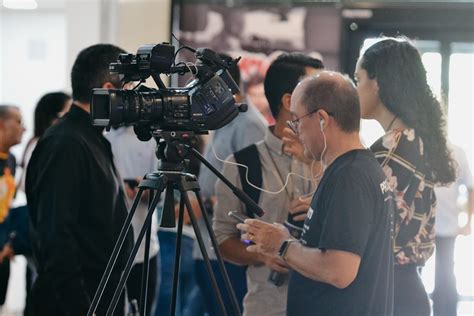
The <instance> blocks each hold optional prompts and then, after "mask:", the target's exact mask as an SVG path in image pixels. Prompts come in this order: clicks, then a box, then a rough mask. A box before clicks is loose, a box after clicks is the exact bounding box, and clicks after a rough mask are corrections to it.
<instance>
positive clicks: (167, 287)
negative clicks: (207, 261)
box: [155, 231, 202, 316]
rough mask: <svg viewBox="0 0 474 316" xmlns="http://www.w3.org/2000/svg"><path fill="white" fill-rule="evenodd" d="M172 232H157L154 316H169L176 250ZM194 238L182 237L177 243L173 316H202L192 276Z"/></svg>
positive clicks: (198, 295) (174, 237) (198, 296)
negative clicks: (158, 280) (178, 261)
mask: <svg viewBox="0 0 474 316" xmlns="http://www.w3.org/2000/svg"><path fill="white" fill-rule="evenodd" d="M176 235H177V234H176V232H169V231H159V232H158V239H159V241H160V254H161V285H160V291H159V296H158V300H157V305H156V312H155V316H169V315H170V310H171V297H172V291H173V272H174V259H175V251H176ZM193 247H194V239H192V238H190V237H187V236H185V235H183V239H182V242H181V264H180V271H179V284H178V297H177V302H176V315H179V316H191V315H193V316H195V315H202V307H200V302H202V299H201V297H200V292H199V287H198V286H197V283H196V279H195V276H194V260H193Z"/></svg>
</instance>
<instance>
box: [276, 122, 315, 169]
mask: <svg viewBox="0 0 474 316" xmlns="http://www.w3.org/2000/svg"><path fill="white" fill-rule="evenodd" d="M282 141H283V145H284V146H283V151H284V152H285V153H286V154H288V155H291V156H293V157H295V158H296V159H298V160H299V161H301V162H303V163H305V164H307V165H310V164H311V162H312V160H311V159H308V158H307V157H306V156H305V153H304V152H305V148H304V145H303V143H302V142H301V141H300V139H299V137H298V136H297V135H296V134H295V133H293V131H292V130H291V129H289V128H288V127H287V128H285V129H284V130H283V138H282Z"/></svg>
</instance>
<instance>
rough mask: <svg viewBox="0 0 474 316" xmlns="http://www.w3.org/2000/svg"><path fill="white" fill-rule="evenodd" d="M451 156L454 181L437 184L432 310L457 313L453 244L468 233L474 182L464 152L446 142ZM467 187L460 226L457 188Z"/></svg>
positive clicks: (443, 315) (451, 315) (438, 313)
mask: <svg viewBox="0 0 474 316" xmlns="http://www.w3.org/2000/svg"><path fill="white" fill-rule="evenodd" d="M449 148H450V149H451V150H452V153H453V159H454V160H455V161H456V163H457V179H456V182H454V183H453V184H451V185H450V186H449V187H436V188H435V192H436V200H437V206H436V224H435V228H436V264H435V289H434V292H433V312H434V315H435V316H455V315H457V312H456V311H457V302H458V292H457V289H456V277H455V276H454V249H455V248H454V245H455V243H456V238H457V236H459V235H464V236H467V235H470V234H471V223H472V212H473V210H474V184H473V182H472V173H471V170H470V168H469V162H468V160H467V157H466V153H465V152H464V151H463V150H462V148H461V147H459V146H456V145H453V144H449ZM462 186H465V188H466V190H467V206H466V209H467V222H466V224H465V225H464V226H463V227H459V224H458V218H459V214H460V213H461V212H462V208H461V207H460V205H459V203H458V198H459V196H460V190H461V189H462Z"/></svg>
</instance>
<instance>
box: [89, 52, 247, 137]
mask: <svg viewBox="0 0 474 316" xmlns="http://www.w3.org/2000/svg"><path fill="white" fill-rule="evenodd" d="M194 52H195V56H196V59H197V61H196V64H191V63H186V64H183V65H180V64H178V65H176V66H173V64H174V59H175V49H174V46H172V45H169V44H166V43H162V44H158V45H145V46H142V47H140V48H139V49H138V51H137V54H136V55H133V54H122V55H120V56H119V58H118V60H117V63H112V64H111V65H110V71H111V73H112V74H118V75H119V78H120V80H121V81H122V82H123V83H127V82H131V81H140V82H143V81H144V80H146V79H147V78H149V77H150V76H152V77H153V79H154V81H155V82H156V84H157V86H158V89H152V88H148V87H145V86H143V85H140V86H139V87H138V88H137V89H133V90H124V89H94V90H93V96H92V101H91V116H92V123H93V124H94V125H96V126H104V127H106V128H107V129H110V127H118V126H121V125H134V126H135V131H136V132H137V131H140V134H141V136H142V137H140V135H139V138H140V139H142V138H148V139H149V137H151V133H152V131H155V130H163V131H193V132H195V133H206V132H207V131H209V130H215V129H218V128H221V127H223V126H225V125H226V124H228V123H229V122H230V121H232V120H233V119H234V118H235V117H236V116H237V115H238V113H239V111H245V110H246V107H245V106H242V105H240V104H236V102H235V99H234V94H236V93H238V92H239V87H238V85H237V84H236V83H235V81H234V80H233V79H232V77H231V76H230V74H229V72H228V71H227V69H228V68H229V67H231V66H232V65H235V64H236V63H238V61H239V60H238V59H236V60H230V61H226V60H222V59H221V58H220V57H219V55H218V54H217V53H215V52H214V51H212V50H210V49H208V48H203V49H197V50H195V51H194ZM189 72H191V73H192V74H193V75H194V80H192V81H190V82H189V83H188V84H187V85H186V86H185V87H182V88H167V87H165V85H164V84H163V82H162V81H161V79H160V74H173V73H176V74H180V75H183V74H185V73H189ZM137 135H138V132H137ZM148 136H149V137H148Z"/></svg>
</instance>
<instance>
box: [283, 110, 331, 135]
mask: <svg viewBox="0 0 474 316" xmlns="http://www.w3.org/2000/svg"><path fill="white" fill-rule="evenodd" d="M319 110H321V109H316V110H313V111H311V112H308V113H306V114H305V115H303V116H300V117H297V118H296V119H294V120H291V121H286V124H287V125H288V127H289V128H290V129H291V131H292V132H293V133H295V134H296V135H298V134H299V133H298V126H299V125H300V121H301V119H303V118H305V117H307V116H310V115H311V114H314V113H316V112H318V111H319ZM326 113H327V114H328V115H329V116H334V113H332V112H326Z"/></svg>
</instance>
